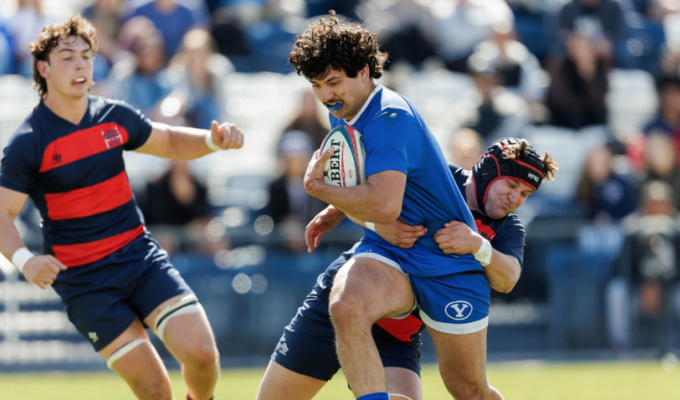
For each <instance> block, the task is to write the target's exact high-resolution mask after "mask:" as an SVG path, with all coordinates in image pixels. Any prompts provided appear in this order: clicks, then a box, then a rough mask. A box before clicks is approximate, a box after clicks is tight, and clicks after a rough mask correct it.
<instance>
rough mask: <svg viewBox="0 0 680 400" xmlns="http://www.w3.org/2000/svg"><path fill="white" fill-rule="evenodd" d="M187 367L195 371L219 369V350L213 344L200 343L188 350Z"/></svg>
mask: <svg viewBox="0 0 680 400" xmlns="http://www.w3.org/2000/svg"><path fill="white" fill-rule="evenodd" d="M186 354H187V356H186V361H185V365H187V366H191V367H192V368H194V369H200V370H212V369H216V368H217V369H219V363H220V356H219V352H218V351H217V348H216V347H215V346H214V345H212V344H211V343H199V344H195V345H193V346H191V348H189V349H187V353H186Z"/></svg>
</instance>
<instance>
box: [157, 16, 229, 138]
mask: <svg viewBox="0 0 680 400" xmlns="http://www.w3.org/2000/svg"><path fill="white" fill-rule="evenodd" d="M233 71H234V66H233V65H231V63H230V62H229V60H228V59H227V58H226V57H224V56H222V55H220V54H217V53H216V52H215V46H214V43H213V41H212V37H211V36H210V34H209V33H208V32H207V31H204V30H202V29H192V30H190V31H189V32H187V34H186V35H185V36H184V39H183V41H182V46H181V47H180V50H179V52H178V53H177V55H176V56H175V57H174V58H173V59H172V60H171V61H170V64H169V67H168V69H167V70H166V71H165V72H164V74H165V79H166V80H167V82H168V83H169V85H170V86H171V87H172V88H174V90H173V92H172V93H170V95H168V97H167V98H166V99H165V100H164V101H163V103H162V104H161V110H160V111H161V113H162V114H163V116H164V117H166V118H169V117H175V116H177V115H181V116H183V117H184V119H185V120H186V122H185V123H186V125H187V126H193V127H196V128H202V129H210V123H211V122H212V121H213V120H215V121H222V120H224V115H225V107H226V101H225V99H224V93H225V91H224V90H223V82H224V78H225V77H226V76H227V75H228V74H229V73H231V72H233Z"/></svg>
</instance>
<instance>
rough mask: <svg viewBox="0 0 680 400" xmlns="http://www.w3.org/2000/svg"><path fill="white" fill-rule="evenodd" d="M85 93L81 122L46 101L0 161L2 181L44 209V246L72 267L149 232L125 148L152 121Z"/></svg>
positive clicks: (144, 134)
mask: <svg viewBox="0 0 680 400" xmlns="http://www.w3.org/2000/svg"><path fill="white" fill-rule="evenodd" d="M88 100H89V105H88V109H87V112H86V113H85V116H84V117H83V119H82V120H81V121H80V123H79V124H78V125H74V124H73V123H71V122H69V121H67V120H65V119H63V118H61V117H59V116H57V115H56V114H54V113H53V112H52V111H51V110H50V109H49V108H47V106H45V104H43V103H42V102H41V103H40V104H39V105H38V106H37V107H36V108H35V109H34V110H33V112H32V113H31V114H29V115H28V117H27V118H26V120H25V121H24V122H23V124H22V125H21V126H20V127H19V129H18V130H17V132H16V133H15V134H14V136H13V137H12V139H11V140H10V142H9V144H8V145H7V147H6V148H5V151H4V158H3V159H2V165H1V166H0V186H3V187H5V188H8V189H11V190H14V191H17V192H21V193H26V194H28V195H29V196H30V198H31V199H32V200H33V202H34V203H35V205H36V207H37V208H38V210H39V211H40V214H41V216H42V219H43V221H42V231H43V235H44V238H45V242H44V245H45V253H46V254H53V255H54V256H55V257H56V258H57V259H58V260H59V261H61V262H62V263H63V264H64V265H66V266H68V267H75V266H79V265H85V264H89V263H92V262H95V261H98V260H101V259H102V258H104V257H106V256H108V255H109V254H111V253H113V252H115V251H117V250H119V249H121V248H122V247H123V246H125V245H126V244H128V243H130V242H131V241H132V240H134V239H135V238H137V237H138V236H139V235H141V234H143V233H145V232H146V230H145V227H144V219H143V217H142V214H141V212H140V211H139V209H138V208H137V204H136V202H135V199H134V196H133V194H132V191H131V190H130V184H129V183H128V177H127V174H126V172H125V163H124V161H123V150H134V149H137V148H138V147H140V146H141V145H143V144H144V142H146V141H147V139H148V138H149V136H150V135H151V129H152V128H151V121H149V120H148V119H147V118H146V117H145V116H144V115H142V114H141V113H140V112H139V111H137V110H135V109H134V108H132V107H130V106H129V105H127V104H125V103H123V102H120V101H114V100H108V99H104V98H102V97H97V96H89V99H88Z"/></svg>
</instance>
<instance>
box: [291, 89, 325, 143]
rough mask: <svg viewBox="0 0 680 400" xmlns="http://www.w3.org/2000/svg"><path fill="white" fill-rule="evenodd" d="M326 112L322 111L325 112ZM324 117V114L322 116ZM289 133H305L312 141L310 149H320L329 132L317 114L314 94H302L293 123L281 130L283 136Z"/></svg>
mask: <svg viewBox="0 0 680 400" xmlns="http://www.w3.org/2000/svg"><path fill="white" fill-rule="evenodd" d="M327 111H328V110H324V112H327ZM324 115H326V114H324ZM290 131H301V132H304V133H306V134H307V135H308V136H309V138H310V139H311V140H312V147H313V148H314V149H315V150H316V149H320V148H321V144H322V143H323V140H324V139H325V138H326V134H327V133H328V131H329V127H328V125H327V119H326V120H323V119H322V117H321V114H319V102H318V101H317V100H316V98H315V97H314V93H312V92H311V91H309V90H305V91H304V92H302V99H301V102H300V108H299V110H298V112H297V115H295V117H294V118H293V121H292V122H291V123H290V124H288V126H286V128H285V129H284V130H283V135H284V136H285V134H286V132H290Z"/></svg>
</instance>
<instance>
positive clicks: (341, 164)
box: [321, 125, 366, 187]
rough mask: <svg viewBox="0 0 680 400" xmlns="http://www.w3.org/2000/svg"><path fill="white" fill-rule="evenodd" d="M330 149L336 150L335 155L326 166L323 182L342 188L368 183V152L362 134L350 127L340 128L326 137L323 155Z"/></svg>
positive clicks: (342, 126)
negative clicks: (366, 165)
mask: <svg viewBox="0 0 680 400" xmlns="http://www.w3.org/2000/svg"><path fill="white" fill-rule="evenodd" d="M330 147H332V148H334V149H335V153H333V155H332V156H331V158H330V159H329V160H328V161H326V164H325V165H324V169H323V181H324V182H325V183H326V184H328V185H334V186H341V187H349V186H356V185H361V184H363V183H366V167H365V159H366V150H364V143H363V141H362V137H361V132H359V131H358V130H356V129H354V128H353V127H351V126H349V125H341V126H338V127H336V128H334V129H333V130H331V131H330V132H328V135H326V138H325V139H324V140H323V144H322V145H321V154H323V153H324V152H325V151H326V150H328V148H330Z"/></svg>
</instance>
